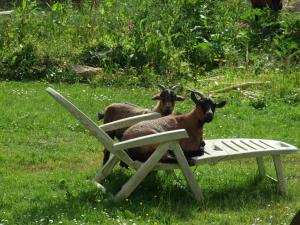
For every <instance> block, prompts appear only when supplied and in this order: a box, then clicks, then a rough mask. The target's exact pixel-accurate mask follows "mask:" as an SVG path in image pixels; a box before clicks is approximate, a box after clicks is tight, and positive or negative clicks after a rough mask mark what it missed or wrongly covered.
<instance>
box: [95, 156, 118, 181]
mask: <svg viewBox="0 0 300 225" xmlns="http://www.w3.org/2000/svg"><path fill="white" fill-rule="evenodd" d="M119 161H120V160H119V159H118V158H117V157H116V156H114V157H112V158H111V159H110V160H109V161H108V162H107V163H105V165H104V166H103V167H102V168H101V169H100V170H99V172H98V173H97V175H96V176H95V181H96V182H97V183H100V182H101V181H102V180H103V179H104V178H105V177H107V176H108V175H109V174H110V173H111V171H112V170H113V168H114V167H115V165H116V164H117V163H118V162H119Z"/></svg>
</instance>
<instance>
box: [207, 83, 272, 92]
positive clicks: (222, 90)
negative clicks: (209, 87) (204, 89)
mask: <svg viewBox="0 0 300 225" xmlns="http://www.w3.org/2000/svg"><path fill="white" fill-rule="evenodd" d="M269 83H270V81H266V82H247V83H243V84H237V85H233V86H230V87H226V88H222V89H218V90H215V91H211V93H212V94H214V93H224V92H228V91H231V90H237V89H245V88H247V87H250V86H253V85H265V84H269Z"/></svg>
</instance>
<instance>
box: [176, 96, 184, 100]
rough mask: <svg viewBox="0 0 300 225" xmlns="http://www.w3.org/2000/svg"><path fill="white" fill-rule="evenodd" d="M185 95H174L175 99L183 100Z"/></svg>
mask: <svg viewBox="0 0 300 225" xmlns="http://www.w3.org/2000/svg"><path fill="white" fill-rule="evenodd" d="M184 100H185V97H183V96H181V95H176V101H184Z"/></svg>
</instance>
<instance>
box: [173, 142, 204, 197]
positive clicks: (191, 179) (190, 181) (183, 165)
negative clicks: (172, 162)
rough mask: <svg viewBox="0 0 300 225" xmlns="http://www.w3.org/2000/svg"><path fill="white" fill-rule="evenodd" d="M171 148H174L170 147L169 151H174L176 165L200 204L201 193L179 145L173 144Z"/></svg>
mask: <svg viewBox="0 0 300 225" xmlns="http://www.w3.org/2000/svg"><path fill="white" fill-rule="evenodd" d="M173 146H174V147H172V148H171V150H173V149H174V150H173V151H174V154H175V156H176V159H177V161H178V164H179V166H180V168H181V171H182V173H183V175H184V177H185V179H186V181H187V183H188V184H189V186H190V188H191V190H192V192H193V193H194V195H195V198H196V200H197V201H200V202H201V201H203V200H204V197H203V194H202V191H201V189H200V188H199V186H198V183H197V182H196V180H195V178H194V175H193V172H192V170H191V168H190V166H189V164H188V162H187V160H186V158H185V156H184V154H183V151H182V149H181V147H180V145H179V144H178V143H177V144H174V145H173Z"/></svg>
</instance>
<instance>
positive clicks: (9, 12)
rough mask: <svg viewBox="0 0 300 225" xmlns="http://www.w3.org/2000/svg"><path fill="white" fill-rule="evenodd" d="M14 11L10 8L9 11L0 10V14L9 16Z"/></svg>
mask: <svg viewBox="0 0 300 225" xmlns="http://www.w3.org/2000/svg"><path fill="white" fill-rule="evenodd" d="M13 13H14V10H10V11H2V12H0V16H10V15H12V14H13Z"/></svg>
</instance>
